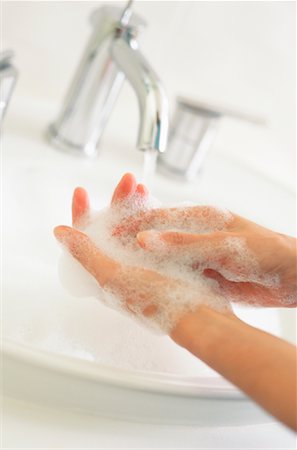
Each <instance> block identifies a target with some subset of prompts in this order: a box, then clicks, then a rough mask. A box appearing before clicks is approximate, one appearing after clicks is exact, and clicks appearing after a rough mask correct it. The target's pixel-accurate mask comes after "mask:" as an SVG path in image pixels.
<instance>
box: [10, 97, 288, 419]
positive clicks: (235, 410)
mask: <svg viewBox="0 0 297 450" xmlns="http://www.w3.org/2000/svg"><path fill="white" fill-rule="evenodd" d="M15 100H16V101H15V102H14V104H13V107H12V108H11V110H10V111H9V116H8V117H7V122H6V124H5V130H4V131H5V132H4V136H3V138H2V160H3V212H4V215H3V216H4V220H3V236H4V239H3V262H4V264H3V279H4V283H3V302H2V315H3V320H2V323H3V330H2V337H3V339H2V351H3V356H4V359H3V368H4V393H5V395H8V396H11V397H18V398H22V399H24V400H26V401H33V402H42V403H43V404H49V405H56V406H57V405H58V406H59V407H60V408H65V409H71V410H83V411H87V412H89V413H92V414H94V413H95V414H102V415H104V416H109V417H119V418H122V419H123V418H124V419H128V420H138V421H151V422H158V423H161V422H164V423H186V424H190V423H199V424H202V425H203V424H205V425H207V426H210V425H214V426H217V425H218V424H221V425H234V424H252V423H259V422H262V423H263V422H267V421H270V420H273V419H271V418H270V417H268V416H267V415H266V413H264V412H263V411H262V410H261V409H260V408H258V407H257V406H256V405H255V404H254V403H253V402H251V401H250V400H249V399H247V398H246V397H245V396H244V395H243V394H242V393H241V392H240V391H238V390H237V389H236V388H235V387H234V386H233V385H231V384H229V383H228V382H227V381H226V380H224V379H223V378H222V377H220V376H219V375H218V374H217V373H215V372H214V371H212V370H211V369H210V368H208V367H207V366H206V365H205V364H203V363H202V362H201V361H199V360H197V359H196V358H194V357H193V356H192V355H190V354H189V353H188V352H186V351H185V350H183V349H181V348H179V347H178V346H176V345H175V344H174V343H173V342H172V341H171V340H170V339H169V338H168V337H164V336H163V337H159V336H154V335H151V333H150V332H149V331H147V330H144V329H142V328H140V327H139V325H137V324H136V323H134V322H132V321H131V320H130V319H129V318H126V317H122V316H120V315H119V314H118V313H116V312H115V311H113V310H109V309H107V308H105V307H104V306H102V305H101V304H99V303H98V302H97V301H96V300H95V299H86V298H74V297H72V295H71V294H70V293H68V292H67V291H66V290H65V289H64V288H63V286H62V285H61V283H60V280H59V275H58V261H59V257H60V253H61V250H60V248H59V247H58V245H57V244H56V241H55V239H54V237H53V234H52V229H53V227H54V226H55V225H57V224H62V223H64V224H70V203H71V197H72V192H73V189H74V188H75V187H76V186H84V187H85V188H86V189H87V190H88V191H89V192H90V195H91V199H92V204H93V206H94V207H96V208H100V207H103V206H105V205H107V204H108V202H109V201H110V197H111V193H112V191H113V189H114V187H115V185H116V183H117V181H118V180H119V179H120V177H121V176H122V174H123V173H124V172H126V171H130V172H133V173H135V175H136V176H137V177H138V178H139V177H141V173H142V164H143V155H142V154H141V152H137V151H136V150H134V149H133V145H131V144H130V143H129V142H127V141H125V140H122V139H121V137H116V138H115V137H113V136H110V135H107V136H106V137H105V139H104V140H103V142H102V151H101V154H100V156H99V157H98V158H97V159H94V160H85V159H81V158H79V157H77V156H73V155H70V154H67V153H62V152H59V151H57V150H55V149H53V148H52V147H51V146H50V145H49V144H48V143H47V142H46V140H45V139H44V136H43V133H44V130H45V129H46V125H47V124H48V123H49V122H50V121H51V119H52V117H54V115H55V112H54V108H53V105H51V104H44V103H43V102H42V101H40V100H34V99H33V100H32V99H29V100H28V99H15ZM28 104H30V108H28V107H27V105H28ZM115 161H116V164H115ZM150 184H151V186H150V187H151V190H152V193H153V195H154V196H156V197H157V198H159V199H160V200H161V201H163V202H165V203H168V202H169V203H171V204H176V203H180V202H185V201H187V202H189V201H190V202H193V203H200V204H216V205H220V206H225V207H227V208H229V209H230V210H232V211H234V212H236V213H238V214H241V215H244V216H246V217H248V218H250V219H251V220H255V221H256V222H258V223H260V224H262V225H264V226H267V227H270V228H273V229H275V230H276V231H279V232H283V233H287V234H294V232H295V217H294V211H295V198H294V192H291V191H289V190H288V189H287V188H285V187H283V186H281V185H278V184H276V183H274V182H273V180H270V179H269V177H266V176H264V175H263V174H261V173H257V172H256V171H254V170H251V169H250V168H248V167H246V166H243V165H241V164H240V162H239V161H235V160H232V159H228V158H227V157H224V156H223V155H219V154H218V153H216V152H215V151H213V152H212V154H210V156H209V158H208V161H207V164H206V165H205V168H204V171H203V172H202V173H201V175H200V177H199V178H198V179H197V181H195V182H194V183H192V184H183V183H178V182H177V181H175V180H171V179H168V178H165V177H164V176H163V175H161V174H158V173H157V174H156V175H155V176H154V178H153V180H151V183H150ZM272 201H273V207H272V206H271V205H272ZM236 311H237V313H238V315H239V316H240V317H241V318H243V319H244V320H246V321H247V322H249V323H251V324H253V325H255V326H258V327H260V328H262V329H265V330H267V331H269V332H272V333H273V334H276V335H279V336H283V337H284V338H285V339H288V340H294V336H295V334H294V333H295V329H294V323H295V317H294V313H293V312H292V311H287V310H285V309H279V310H274V309H268V310H263V309H261V308H257V309H255V308H236Z"/></svg>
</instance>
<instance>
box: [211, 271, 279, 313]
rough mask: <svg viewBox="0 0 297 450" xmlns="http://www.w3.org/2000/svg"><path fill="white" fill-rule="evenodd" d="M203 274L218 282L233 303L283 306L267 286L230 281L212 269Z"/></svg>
mask: <svg viewBox="0 0 297 450" xmlns="http://www.w3.org/2000/svg"><path fill="white" fill-rule="evenodd" d="M203 274H204V275H205V276H206V277H207V278H211V279H213V280H216V281H217V282H218V284H219V286H220V288H221V290H222V291H223V293H224V294H225V295H227V296H228V297H229V299H230V300H231V301H232V302H241V303H246V304H254V305H255V304H256V305H259V306H281V303H280V301H279V298H278V296H277V295H276V292H275V290H274V289H267V288H266V287H265V286H261V285H260V284H257V283H252V282H249V281H239V282H238V281H230V280H227V279H226V278H225V277H223V276H222V275H221V274H220V273H219V272H217V271H216V270H212V269H205V270H204V272H203Z"/></svg>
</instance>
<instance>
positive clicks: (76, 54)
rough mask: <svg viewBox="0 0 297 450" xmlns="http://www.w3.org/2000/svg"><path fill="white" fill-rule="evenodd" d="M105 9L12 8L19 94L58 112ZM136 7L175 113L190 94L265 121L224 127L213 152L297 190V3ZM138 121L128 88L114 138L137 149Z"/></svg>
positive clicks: (78, 5) (5, 9) (7, 26)
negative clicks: (92, 19)
mask: <svg viewBox="0 0 297 450" xmlns="http://www.w3.org/2000/svg"><path fill="white" fill-rule="evenodd" d="M101 3H103V2H82V1H80V2H51V1H48V2H13V1H6V2H3V3H2V38H3V43H2V46H3V48H12V49H14V50H15V52H16V65H17V67H18V68H19V70H20V79H19V83H18V87H17V90H16V92H15V95H17V96H28V95H29V96H34V97H38V98H40V99H44V102H53V103H55V105H56V108H57V111H58V109H59V106H60V104H61V101H62V98H63V95H64V93H65V89H66V88H67V86H68V84H69V81H70V79H71V77H72V74H73V71H74V70H75V67H76V65H77V63H78V60H79V58H80V55H81V52H82V50H83V48H84V45H85V43H86V41H87V39H88V36H89V34H90V25H89V22H88V16H89V14H90V12H91V11H92V10H93V9H94V8H96V7H98V6H100V4H101ZM104 3H114V4H117V3H115V2H113V1H109V2H104ZM118 4H119V5H124V3H123V2H122V3H118ZM134 9H135V11H136V12H137V13H138V14H140V15H141V16H143V17H144V18H145V19H146V21H147V23H148V26H147V28H146V30H144V31H143V34H142V36H141V47H142V49H143V52H144V53H145V55H146V56H147V57H148V59H149V60H150V61H151V63H152V65H153V66H154V68H155V70H156V71H157V73H158V74H159V76H160V77H161V79H162V80H163V82H164V85H165V87H166V90H167V92H168V94H169V97H170V100H171V108H172V109H174V98H175V96H176V95H178V94H183V95H187V96H190V97H193V98H195V99H198V100H203V101H209V102H212V103H217V104H220V105H227V106H231V107H234V108H238V109H242V110H245V111H249V112H255V113H257V114H260V115H263V116H264V117H265V118H267V120H268V122H269V125H268V127H266V128H264V127H256V126H252V125H250V124H246V123H242V122H238V121H234V120H231V119H224V121H223V122H222V123H221V128H220V133H219V135H218V138H217V140H216V142H215V145H214V148H213V151H216V152H220V153H224V154H225V155H226V157H231V158H236V159H239V160H240V161H242V162H245V163H247V164H249V165H251V166H252V167H255V168H257V169H258V170H259V171H261V172H262V173H263V174H264V173H265V174H267V175H269V176H270V177H273V178H275V179H276V180H277V181H280V182H281V183H282V184H285V185H286V186H287V187H288V188H289V189H294V185H295V123H296V116H295V100H296V92H295V80H296V70H295V69H296V65H295V47H296V41H295V22H296V15H295V2H285V1H279V2H278V1H276V2H269V1H267V2H257V1H256V2H224V1H222V2H202V1H196V2H187V1H178V2H172V1H167V2H163V1H158V2H157V1H136V2H135V6H134ZM28 107H30V102H29V101H28ZM127 111H129V113H128V114H127ZM137 123H138V112H137V104H136V99H135V98H134V96H133V94H132V92H131V88H130V87H129V86H125V88H124V90H123V92H122V94H121V98H120V99H119V105H118V106H117V109H116V111H115V113H114V114H113V117H112V119H111V123H110V124H109V126H108V130H109V132H110V133H114V132H115V130H116V133H119V134H120V135H122V136H123V138H125V139H131V142H132V143H133V142H134V141H135V135H136V128H137Z"/></svg>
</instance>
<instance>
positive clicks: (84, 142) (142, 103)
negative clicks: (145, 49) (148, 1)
mask: <svg viewBox="0 0 297 450" xmlns="http://www.w3.org/2000/svg"><path fill="white" fill-rule="evenodd" d="M131 3H132V2H131V1H129V2H128V4H127V6H126V7H125V9H124V11H121V10H119V9H118V8H116V7H110V6H104V7H102V8H100V9H98V10H96V11H95V13H93V14H92V16H91V23H92V24H93V26H94V31H93V33H92V35H91V38H90V41H89V43H88V45H87V48H86V50H85V53H84V55H83V58H82V61H81V63H80V65H79V67H78V70H77V73H76V75H75V77H74V80H73V82H72V85H71V86H70V90H69V92H68V95H67V97H66V99H65V103H64V106H63V108H62V111H61V113H60V115H59V117H58V118H57V120H56V121H55V123H53V124H51V125H50V127H49V136H50V140H51V142H53V143H54V144H55V145H56V146H58V147H59V148H62V149H66V150H69V149H73V150H77V151H78V152H80V153H81V154H84V155H87V156H94V155H96V154H97V152H98V143H99V141H100V138H101V135H102V133H103V130H104V126H105V125H106V122H107V120H108V118H109V115H110V113H111V111H112V108H113V106H114V104H115V102H116V100H117V97H118V94H119V92H120V89H121V86H122V84H123V82H124V80H125V78H127V80H128V81H129V82H130V83H131V85H132V88H133V89H134V91H135V93H136V95H137V98H138V103H139V111H140V125H139V131H138V140H137V147H138V148H139V149H141V150H149V149H156V150H158V151H159V152H163V151H164V150H165V147H166V142H167V134H168V101H167V97H166V94H165V92H164V89H163V86H162V84H161V82H160V80H159V79H158V77H157V75H156V74H155V72H154V71H153V69H152V68H151V66H150V64H149V63H148V62H147V60H146V59H145V58H144V57H143V55H142V54H141V52H140V50H139V46H138V42H137V39H136V37H137V33H138V29H139V28H140V27H141V26H142V25H144V22H143V21H142V20H141V19H140V18H139V17H138V16H136V15H135V14H132V10H131Z"/></svg>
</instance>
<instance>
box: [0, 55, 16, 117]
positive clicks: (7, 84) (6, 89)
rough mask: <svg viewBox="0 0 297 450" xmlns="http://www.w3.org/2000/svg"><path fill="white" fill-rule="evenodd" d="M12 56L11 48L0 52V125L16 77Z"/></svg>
mask: <svg viewBox="0 0 297 450" xmlns="http://www.w3.org/2000/svg"><path fill="white" fill-rule="evenodd" d="M13 56H14V53H13V52H12V51H11V50H7V51H4V52H1V53H0V126H1V124H2V122H3V119H4V116H5V113H6V111H7V106H8V104H9V101H10V98H11V95H12V92H13V88H14V85H15V82H16V79H17V70H16V69H15V67H14V66H13V64H12V61H11V60H12V58H13Z"/></svg>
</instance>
